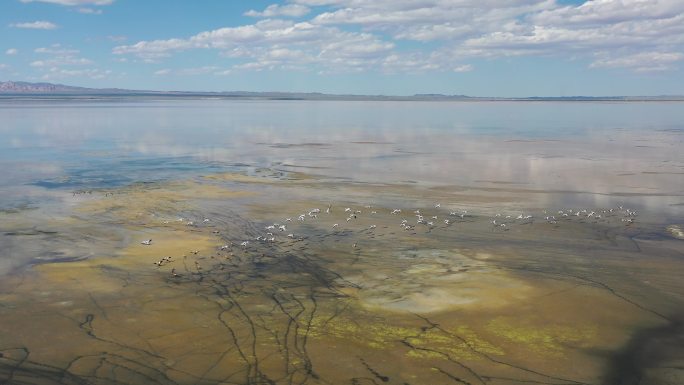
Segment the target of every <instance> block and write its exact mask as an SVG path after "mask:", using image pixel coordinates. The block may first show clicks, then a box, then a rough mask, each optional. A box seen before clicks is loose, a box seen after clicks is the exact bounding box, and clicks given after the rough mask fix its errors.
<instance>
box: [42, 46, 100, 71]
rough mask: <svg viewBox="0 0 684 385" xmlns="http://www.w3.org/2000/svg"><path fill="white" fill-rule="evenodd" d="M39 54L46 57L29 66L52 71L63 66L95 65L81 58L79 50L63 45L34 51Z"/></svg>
mask: <svg viewBox="0 0 684 385" xmlns="http://www.w3.org/2000/svg"><path fill="white" fill-rule="evenodd" d="M33 52H35V53H37V54H41V56H43V57H46V58H43V59H40V60H34V61H32V62H31V63H29V65H30V66H31V67H34V68H38V69H43V70H47V69H49V70H51V71H52V69H53V68H58V67H63V66H67V67H69V66H88V65H91V64H94V63H93V61H92V60H90V59H86V58H82V57H79V56H78V54H79V53H80V51H79V50H77V49H73V48H67V47H64V46H62V45H61V44H52V45H50V46H49V47H38V48H36V49H34V50H33Z"/></svg>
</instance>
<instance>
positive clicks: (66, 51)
mask: <svg viewBox="0 0 684 385" xmlns="http://www.w3.org/2000/svg"><path fill="white" fill-rule="evenodd" d="M33 52H35V53H44V54H51V55H75V54H77V53H79V52H80V51H79V50H77V49H71V48H64V47H62V45H61V44H52V45H51V46H49V47H39V48H36V49H34V50H33Z"/></svg>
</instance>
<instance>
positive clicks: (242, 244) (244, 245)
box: [240, 241, 249, 247]
mask: <svg viewBox="0 0 684 385" xmlns="http://www.w3.org/2000/svg"><path fill="white" fill-rule="evenodd" d="M247 245H249V241H244V242H242V243H240V246H243V247H247Z"/></svg>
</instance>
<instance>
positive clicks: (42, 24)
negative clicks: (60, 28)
mask: <svg viewBox="0 0 684 385" xmlns="http://www.w3.org/2000/svg"><path fill="white" fill-rule="evenodd" d="M10 27H14V28H24V29H55V28H57V24H54V23H51V22H49V21H33V22H27V23H13V24H10Z"/></svg>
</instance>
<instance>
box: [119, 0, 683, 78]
mask: <svg viewBox="0 0 684 385" xmlns="http://www.w3.org/2000/svg"><path fill="white" fill-rule="evenodd" d="M309 14H311V16H309V18H308V20H305V21H301V22H293V21H291V20H283V19H279V18H278V17H283V16H288V17H303V16H305V15H309ZM246 15H248V16H254V17H260V18H265V19H263V20H260V21H258V22H256V23H253V24H247V25H242V26H235V27H226V28H219V29H214V30H210V31H204V32H200V33H197V34H195V35H193V36H189V37H175V38H169V39H160V40H149V41H139V42H137V43H135V44H130V45H120V46H118V47H115V48H114V50H113V53H115V54H117V55H135V56H137V57H139V58H142V59H144V60H147V61H159V60H163V59H164V58H166V57H168V56H171V55H173V54H175V53H177V52H182V51H187V50H195V49H212V50H216V51H218V52H219V53H220V54H221V55H222V56H225V57H227V58H232V59H234V60H238V61H241V62H240V63H239V64H238V65H235V66H234V67H233V68H232V70H234V71H240V70H243V71H246V70H255V71H256V70H259V71H260V70H266V69H277V68H281V69H303V70H315V71H323V72H330V71H333V72H336V71H352V72H353V71H359V70H368V69H372V70H378V71H385V72H392V73H396V72H425V71H450V72H468V71H472V70H473V69H474V68H473V67H472V64H464V63H468V62H472V60H473V59H477V58H497V57H505V56H524V55H535V56H539V55H543V56H552V57H558V58H561V59H565V60H574V59H576V58H578V57H584V58H585V59H587V60H588V61H590V62H592V63H593V64H591V68H627V69H630V70H634V71H647V70H649V69H647V68H650V70H667V69H673V68H676V66H677V64H678V63H679V62H681V60H680V59H679V56H678V55H681V54H682V52H684V2H682V1H681V0H588V1H585V2H584V3H582V4H579V5H563V4H560V3H559V2H558V1H557V0H506V1H501V0H290V1H289V3H288V4H285V5H282V4H272V5H269V6H268V7H266V8H265V9H264V10H263V11H255V10H251V11H249V12H247V13H246ZM409 42H419V43H418V45H416V43H411V44H407V43H409ZM420 43H429V44H420ZM639 60H642V61H644V63H645V64H644V65H642V66H640V65H637V64H635V63H636V62H638V61H639Z"/></svg>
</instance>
